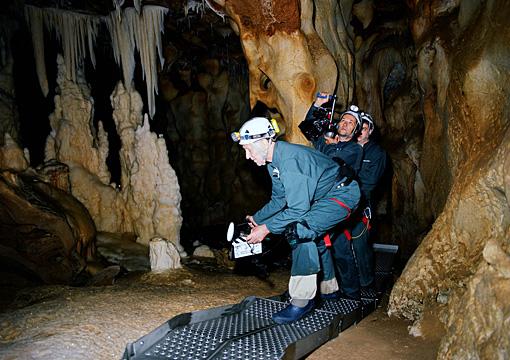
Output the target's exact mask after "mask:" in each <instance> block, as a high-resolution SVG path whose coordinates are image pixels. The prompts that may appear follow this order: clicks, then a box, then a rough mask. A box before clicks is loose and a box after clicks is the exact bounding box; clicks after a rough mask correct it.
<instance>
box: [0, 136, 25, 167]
mask: <svg viewBox="0 0 510 360" xmlns="http://www.w3.org/2000/svg"><path fill="white" fill-rule="evenodd" d="M28 165H29V163H28V160H27V158H26V157H25V153H24V152H23V150H22V149H21V148H20V147H19V146H18V144H16V142H15V141H14V140H13V139H12V137H11V136H10V135H9V134H8V133H5V135H4V145H3V146H0V169H10V170H14V171H23V170H25V169H27V168H28Z"/></svg>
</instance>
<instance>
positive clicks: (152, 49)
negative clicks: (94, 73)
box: [25, 0, 168, 117]
mask: <svg viewBox="0 0 510 360" xmlns="http://www.w3.org/2000/svg"><path fill="white" fill-rule="evenodd" d="M113 1H114V5H115V9H116V10H114V11H113V12H112V13H111V14H110V16H106V17H103V16H91V15H84V14H78V13H73V12H69V11H62V10H56V9H41V8H37V7H35V6H30V5H27V6H26V7H25V15H26V19H27V23H28V24H29V26H30V29H31V31H32V38H33V43H34V56H35V58H36V64H37V74H38V77H39V83H40V84H41V88H42V90H43V93H44V94H45V95H47V94H48V82H47V79H46V69H45V66H44V39H43V24H44V25H45V26H46V28H47V29H48V30H50V31H55V34H56V36H57V39H58V40H60V42H61V43H62V47H63V52H64V61H65V65H66V68H67V69H68V74H69V75H68V76H69V78H70V79H71V80H73V81H76V79H77V76H76V72H77V71H78V69H79V68H80V66H81V65H82V64H83V61H84V59H85V57H87V56H88V57H89V58H90V60H91V62H92V64H93V65H94V66H95V55H94V46H95V42H96V37H97V34H98V29H99V25H100V24H101V22H104V23H106V26H107V28H108V30H109V32H110V36H111V40H112V47H113V53H114V57H115V61H116V62H117V64H118V65H119V66H120V67H121V68H122V73H123V76H124V84H125V86H126V88H128V89H130V88H131V83H132V81H133V73H134V68H135V55H134V53H135V50H138V52H139V54H140V60H141V65H142V70H143V77H144V79H145V82H146V86H147V98H148V107H149V113H150V116H151V117H152V116H154V113H155V111H156V108H155V94H157V93H158V88H157V84H158V81H157V67H158V64H157V60H158V58H159V62H160V65H161V66H163V63H164V59H163V52H162V46H161V33H162V31H163V22H164V17H165V14H166V13H167V11H168V9H166V8H163V7H160V6H144V7H142V8H140V0H135V2H134V3H135V8H136V9H135V8H127V9H125V10H124V11H122V10H121V9H120V6H121V5H122V3H123V1H121V0H113ZM156 49H157V52H158V53H157V55H156Z"/></svg>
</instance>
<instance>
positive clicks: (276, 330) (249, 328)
mask: <svg viewBox="0 0 510 360" xmlns="http://www.w3.org/2000/svg"><path fill="white" fill-rule="evenodd" d="M374 249H375V250H376V253H375V254H376V270H377V272H376V277H377V282H379V283H380V282H386V281H387V279H388V276H390V275H391V264H392V262H393V256H394V254H395V252H396V248H385V249H382V250H381V249H377V248H376V247H374ZM361 297H362V299H361V301H355V300H347V299H338V300H327V301H324V302H323V303H321V304H319V306H318V307H317V308H316V309H315V310H313V311H312V312H311V313H310V314H309V315H307V316H305V317H304V318H303V319H301V320H299V321H296V322H293V323H291V324H284V325H278V324H276V323H274V322H273V321H272V320H271V315H272V314H273V313H275V312H277V311H280V310H282V309H283V308H284V307H285V306H287V303H286V302H284V301H279V297H273V298H270V299H265V298H257V297H248V298H246V299H245V300H243V301H242V302H241V303H239V304H236V305H228V306H222V307H218V308H213V309H208V310H201V311H195V312H192V313H186V314H181V315H178V316H176V317H174V318H172V319H171V320H169V321H167V322H165V323H164V324H162V325H161V326H160V327H158V328H157V329H155V330H154V331H152V332H150V333H149V334H147V335H145V336H144V337H142V338H140V339H138V340H137V341H136V342H134V343H130V344H128V345H127V346H126V350H125V351H124V355H123V357H122V359H123V360H141V359H143V360H159V359H243V360H244V359H259V360H266V359H300V358H302V357H304V356H305V355H307V354H309V353H310V352H312V351H313V350H315V349H316V348H318V347H319V346H321V345H322V344H324V343H325V342H327V341H329V340H330V339H332V338H334V337H336V336H337V335H338V334H339V332H341V331H343V330H345V329H347V328H348V327H350V326H351V325H353V324H354V323H356V322H358V321H360V320H361V319H362V318H363V317H365V316H366V315H368V314H369V313H371V312H372V311H373V310H375V309H376V307H377V304H378V301H379V299H378V295H377V294H376V292H375V291H372V292H362V294H361Z"/></svg>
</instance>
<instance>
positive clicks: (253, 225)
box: [246, 215, 258, 229]
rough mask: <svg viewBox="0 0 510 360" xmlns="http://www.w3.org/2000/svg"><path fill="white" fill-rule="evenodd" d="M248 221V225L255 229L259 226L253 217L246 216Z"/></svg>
mask: <svg viewBox="0 0 510 360" xmlns="http://www.w3.org/2000/svg"><path fill="white" fill-rule="evenodd" d="M246 221H248V225H249V226H250V227H251V228H252V229H253V228H254V227H255V226H258V224H257V223H256V222H255V220H253V216H251V215H246Z"/></svg>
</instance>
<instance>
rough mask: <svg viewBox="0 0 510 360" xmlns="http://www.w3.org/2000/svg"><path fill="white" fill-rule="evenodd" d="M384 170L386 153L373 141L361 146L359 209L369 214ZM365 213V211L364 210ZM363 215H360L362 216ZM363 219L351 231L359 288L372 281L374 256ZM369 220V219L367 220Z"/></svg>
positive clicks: (367, 224)
mask: <svg viewBox="0 0 510 360" xmlns="http://www.w3.org/2000/svg"><path fill="white" fill-rule="evenodd" d="M385 168H386V152H385V151H384V150H383V149H382V148H381V147H380V146H379V145H378V144H377V143H375V142H374V141H368V142H367V143H366V144H365V145H363V162H362V164H361V170H360V172H359V173H358V178H359V180H360V187H361V192H362V201H361V203H360V208H365V209H366V207H368V208H369V210H368V211H369V213H370V214H371V212H372V211H371V210H370V208H371V206H372V204H371V197H372V191H373V190H374V188H375V187H376V185H377V183H378V182H379V180H380V179H381V177H382V175H383V174H384V171H385ZM365 212H367V210H365ZM364 215H365V214H362V216H364ZM366 219H367V218H366V216H365V219H364V221H363V219H362V221H358V222H357V223H356V224H355V225H354V227H353V228H352V230H351V235H352V238H353V241H352V246H353V250H354V254H355V256H356V260H357V263H358V269H359V278H360V284H361V286H364V287H366V286H369V285H371V284H372V283H373V281H374V255H373V249H372V247H371V246H370V243H369V241H368V238H369V235H370V234H369V230H370V225H369V222H367V220H366ZM368 220H370V219H368Z"/></svg>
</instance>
